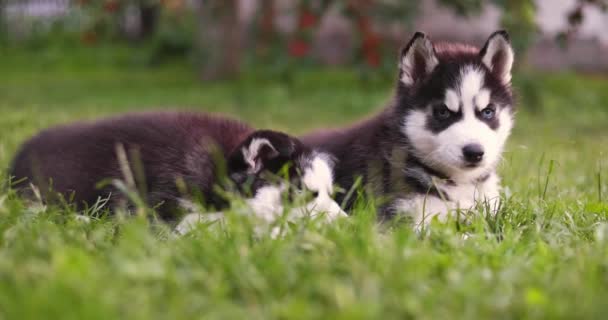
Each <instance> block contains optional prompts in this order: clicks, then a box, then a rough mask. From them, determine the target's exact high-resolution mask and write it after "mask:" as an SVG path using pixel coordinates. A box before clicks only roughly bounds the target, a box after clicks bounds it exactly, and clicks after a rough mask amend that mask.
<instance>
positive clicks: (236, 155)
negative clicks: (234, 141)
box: [228, 130, 309, 192]
mask: <svg viewBox="0 0 608 320" xmlns="http://www.w3.org/2000/svg"><path fill="white" fill-rule="evenodd" d="M307 152H309V149H308V148H307V147H305V146H304V145H303V144H302V143H301V142H300V140H298V139H297V138H294V137H291V136H289V135H287V134H284V133H282V132H277V131H272V130H258V131H255V132H253V133H252V134H251V135H249V136H248V137H247V138H245V140H243V141H242V142H241V143H240V144H239V145H238V146H237V147H236V148H235V149H234V150H233V151H232V153H231V154H230V155H229V157H228V174H229V176H230V178H231V179H232V180H233V181H234V182H235V183H236V184H237V186H241V185H243V184H245V183H246V182H247V181H249V182H250V183H251V184H252V186H251V188H252V190H251V191H253V192H255V189H258V188H259V187H261V186H263V185H264V184H265V183H266V182H267V181H266V179H264V178H265V175H264V174H265V173H271V174H275V175H276V174H278V173H279V172H280V170H281V169H282V168H284V167H285V166H288V169H289V176H290V177H295V176H297V169H298V168H297V163H298V161H299V160H300V158H301V157H302V155H303V154H305V153H307Z"/></svg>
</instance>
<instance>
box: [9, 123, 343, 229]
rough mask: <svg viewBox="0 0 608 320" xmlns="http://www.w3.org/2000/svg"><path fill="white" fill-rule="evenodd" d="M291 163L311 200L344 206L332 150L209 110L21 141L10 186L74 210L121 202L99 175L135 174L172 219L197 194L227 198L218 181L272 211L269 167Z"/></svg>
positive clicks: (213, 202)
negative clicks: (338, 198)
mask: <svg viewBox="0 0 608 320" xmlns="http://www.w3.org/2000/svg"><path fill="white" fill-rule="evenodd" d="M290 163H292V164H293V165H292V166H291V167H290V177H294V180H295V182H298V180H300V179H301V180H302V182H303V185H304V187H306V188H308V189H309V190H311V191H313V192H315V193H316V195H317V196H316V198H315V200H314V201H313V202H317V203H318V204H319V207H323V209H331V210H334V212H336V213H337V214H342V212H341V210H340V209H339V206H337V204H335V203H334V202H333V200H331V191H332V190H331V188H332V182H333V180H332V176H331V167H332V164H331V159H330V158H329V157H327V156H326V155H323V154H320V153H316V152H314V151H313V150H312V149H310V148H308V147H305V146H304V145H303V144H302V143H301V142H300V141H299V140H298V139H296V138H293V137H290V136H288V135H286V134H283V133H280V132H275V131H270V130H257V131H256V130H254V129H252V128H251V127H249V126H247V125H245V124H243V123H241V122H238V121H235V120H230V119H226V118H223V117H213V116H209V115H205V114H196V113H186V112H161V113H143V114H132V115H126V116H121V117H116V118H109V119H105V120H101V121H97V122H90V123H76V124H71V125H67V126H62V127H56V128H51V129H48V130H45V131H42V132H41V133H39V134H38V135H37V136H35V137H33V138H31V139H30V140H28V141H27V142H26V143H25V144H24V145H23V146H22V148H21V150H20V151H19V152H18V154H17V156H16V157H15V159H14V160H13V165H12V169H11V173H10V174H11V176H13V177H14V181H16V184H15V187H17V188H19V189H21V190H24V189H27V188H26V187H28V186H29V185H30V184H31V185H33V186H34V189H37V190H39V191H40V192H41V193H42V197H43V199H44V200H45V201H52V200H56V197H59V198H60V199H63V200H64V201H66V199H67V201H71V202H73V203H74V204H75V205H76V206H77V208H79V209H82V208H86V207H88V206H92V205H94V204H95V203H96V202H97V201H100V199H106V198H108V199H109V203H110V207H111V208H113V207H115V206H117V205H118V204H120V203H125V202H127V201H126V198H125V196H124V194H122V193H121V192H118V190H116V188H115V187H114V186H112V185H106V186H103V187H101V188H100V187H99V182H100V181H103V180H104V179H114V180H115V181H116V180H125V181H131V185H132V186H133V187H135V188H136V189H137V190H136V191H137V192H138V193H139V194H140V195H141V196H143V198H144V199H145V200H146V202H147V205H149V206H150V207H154V208H156V211H157V212H158V213H159V216H160V217H161V218H162V219H164V220H167V221H171V220H174V219H175V218H176V217H177V213H178V212H177V211H178V210H181V209H188V208H187V206H186V208H184V204H188V203H192V202H191V200H192V196H193V195H197V194H198V195H202V197H203V199H204V200H205V201H206V204H208V205H209V206H212V207H215V208H216V209H221V208H223V207H225V206H226V205H227V204H228V203H227V201H226V200H225V198H224V197H223V196H221V195H219V194H218V193H217V192H216V190H214V187H216V186H218V185H220V186H225V187H229V186H236V187H237V190H236V191H240V192H241V193H242V194H245V195H252V196H253V198H251V199H249V200H248V201H249V203H250V206H251V207H252V209H253V211H254V213H255V214H258V215H264V214H275V215H276V214H277V213H276V210H277V207H278V206H280V204H281V203H282V200H283V199H282V197H281V192H283V191H284V189H285V188H279V187H277V186H276V185H275V184H272V183H271V182H272V181H270V180H269V179H266V177H267V173H268V172H270V173H277V172H278V171H279V170H280V169H281V168H282V167H283V166H285V165H287V164H290ZM223 165H225V167H226V168H225V169H224V170H222V166H223ZM327 172H329V175H328V174H327ZM222 173H226V174H222ZM223 176H227V177H228V178H229V180H230V183H228V185H227V184H226V183H224V182H225V181H222V177H223ZM309 180H310V181H309ZM336 206H337V208H336ZM273 210H274V211H273Z"/></svg>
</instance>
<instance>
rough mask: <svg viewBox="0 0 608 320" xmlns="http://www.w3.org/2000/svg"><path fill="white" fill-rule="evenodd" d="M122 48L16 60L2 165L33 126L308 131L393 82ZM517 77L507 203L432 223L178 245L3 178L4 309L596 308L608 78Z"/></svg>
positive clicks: (482, 314)
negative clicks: (43, 199)
mask: <svg viewBox="0 0 608 320" xmlns="http://www.w3.org/2000/svg"><path fill="white" fill-rule="evenodd" d="M114 58H115V57H112V56H109V57H108V56H106V55H105V53H104V52H103V51H101V53H100V52H97V53H91V55H90V56H78V57H77V58H74V59H75V60H77V61H72V60H70V59H68V58H66V57H63V56H62V54H61V53H59V52H53V51H52V50H49V51H45V52H41V53H39V54H38V55H36V56H31V55H30V56H28V55H16V54H9V55H6V56H5V58H4V59H3V60H2V61H1V62H0V70H2V71H1V72H2V73H1V76H0V167H3V168H5V167H7V166H8V163H9V162H10V159H11V157H12V155H13V153H14V152H15V150H16V148H17V147H18V145H19V143H21V142H22V141H23V140H24V139H26V138H27V137H28V136H30V135H32V134H34V133H35V132H36V131H37V130H39V129H41V128H45V127H48V126H50V125H53V124H58V123H65V122H69V121H73V120H79V119H93V118H96V117H100V116H104V115H109V114H114V113H120V112H126V111H137V110H144V109H166V108H187V109H194V110H200V111H212V112H222V113H225V114H230V115H233V116H235V117H238V118H241V119H243V120H246V121H248V122H251V123H253V124H255V125H256V126H258V127H265V128H274V129H280V130H286V131H289V132H292V133H302V132H305V131H307V130H310V129H312V128H316V127H327V126H337V125H341V124H348V123H350V122H352V121H355V120H356V119H359V118H361V117H364V116H365V115H367V114H370V113H372V112H374V111H375V110H378V109H379V108H381V107H382V106H383V104H384V103H385V102H386V101H387V100H388V98H389V96H390V94H391V90H392V87H391V84H392V83H391V81H392V80H391V79H386V80H375V81H372V82H366V81H361V80H360V79H359V77H358V75H357V74H356V73H354V72H351V71H348V70H344V69H341V70H324V71H318V70H316V71H314V70H313V71H310V70H307V71H306V70H300V71H296V72H294V73H293V75H292V77H291V78H290V80H289V81H288V82H286V81H285V78H284V77H273V76H272V75H268V74H265V75H264V76H259V75H257V74H256V72H253V71H252V72H249V73H247V74H246V75H245V76H243V78H242V79H241V80H239V81H232V82H221V83H213V84H211V83H204V84H201V83H199V82H197V81H196V79H195V76H194V74H193V73H192V72H191V70H189V69H188V68H187V66H185V65H180V64H175V65H174V64H170V65H165V66H161V67H158V68H155V69H146V68H144V67H142V66H137V65H133V64H132V63H115V62H114V61H115V60H116V59H114ZM123 58H124V57H123ZM109 61H110V62H112V63H110V62H109ZM256 75H257V76H256ZM515 79H516V87H517V88H518V89H519V91H520V92H522V93H527V94H523V95H522V96H521V97H520V101H521V102H522V103H521V104H520V105H519V107H518V108H519V109H518V110H519V111H518V114H517V124H516V127H515V129H514V134H513V137H512V139H511V140H510V142H509V145H508V150H507V152H506V153H505V155H504V161H503V163H502V165H501V168H500V171H501V173H502V176H503V181H504V185H505V186H506V188H505V198H506V200H505V205H504V210H502V211H501V213H500V215H499V217H498V218H497V219H496V220H492V219H490V220H486V219H484V218H483V217H477V218H474V219H472V220H471V223H470V224H468V225H463V224H458V223H456V222H454V221H451V222H449V223H446V224H435V225H433V226H432V228H431V229H430V231H429V232H428V234H425V235H418V234H416V233H414V232H413V231H412V230H411V229H410V228H409V227H408V226H407V225H403V224H401V225H378V224H377V223H376V222H375V220H374V219H375V217H374V215H375V212H374V210H373V199H367V200H365V201H361V202H360V205H359V206H358V207H357V208H356V210H354V211H353V212H352V218H350V219H347V220H345V221H341V222H339V223H337V224H334V225H330V226H316V225H314V224H312V223H310V222H309V221H303V222H302V223H301V224H298V225H295V226H292V229H293V230H291V232H289V233H288V234H287V235H286V236H285V237H284V238H281V239H271V238H270V237H266V236H260V237H256V236H253V232H252V227H251V224H250V223H249V221H246V219H239V218H238V217H232V218H231V219H230V223H228V225H227V226H226V227H224V228H221V230H219V228H218V227H217V226H213V225H212V226H202V227H200V228H199V229H197V230H196V231H195V232H194V233H192V234H191V235H189V236H187V237H183V238H180V239H170V238H168V237H167V229H166V228H164V227H163V226H162V225H150V224H149V223H148V222H147V221H145V220H142V219H136V218H132V219H94V220H93V221H92V223H89V224H87V223H83V222H82V221H80V220H78V219H76V218H75V214H74V212H66V211H65V210H62V209H60V208H48V209H47V210H43V211H39V210H35V209H33V208H28V207H26V206H25V205H24V204H23V203H21V202H20V201H19V199H17V198H16V197H15V196H14V194H13V193H12V192H11V191H10V190H9V189H8V188H7V187H6V183H3V187H2V188H1V189H0V319H116V318H127V319H157V318H163V319H192V318H228V319H243V318H247V319H268V318H289V319H299V318H301V319H310V318H324V319H335V318H343V319H345V318H348V319H351V318H371V319H380V318H397V319H403V318H414V317H416V318H423V319H424V318H439V319H444V318H469V319H478V318H481V319H484V318H485V319H496V318H515V319H519V318H552V319H553V318H575V317H576V318H579V317H580V318H604V317H605V315H606V314H608V304H606V301H608V202H607V201H608V186H607V182H608V159H607V158H606V154H607V153H608V80H607V79H606V78H601V77H594V76H582V75H574V74H532V75H530V74H526V75H525V81H523V80H521V79H524V75H521V76H519V75H515ZM531 83H534V84H535V87H532V90H531V89H530V87H529V85H530V84H531ZM531 92H533V93H535V95H536V99H532V98H531V97H530V96H529V95H530V93H531ZM532 104H534V105H532ZM6 180H7V178H6V177H4V178H3V181H6ZM465 232H466V233H467V234H469V235H470V236H469V237H468V238H466V239H464V238H463V237H462V235H463V233H465Z"/></svg>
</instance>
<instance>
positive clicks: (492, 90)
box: [302, 31, 514, 227]
mask: <svg viewBox="0 0 608 320" xmlns="http://www.w3.org/2000/svg"><path fill="white" fill-rule="evenodd" d="M513 60H514V55H513V50H512V48H511V44H510V41H509V36H508V35H507V33H506V32H505V31H497V32H495V33H493V34H492V35H491V36H490V37H489V38H488V40H487V41H486V43H485V45H484V46H483V47H482V48H481V49H479V48H476V47H474V46H470V45H465V44H460V43H433V42H432V41H431V40H430V39H429V37H427V36H426V35H425V34H423V33H420V32H418V33H416V34H415V35H414V36H413V38H412V39H411V40H410V41H409V43H408V44H407V45H406V46H405V47H404V48H403V50H402V51H401V56H400V57H399V63H398V65H399V68H398V78H397V81H396V84H395V95H394V97H393V99H392V101H391V103H390V105H389V106H388V107H387V108H385V109H384V110H383V111H382V112H380V113H379V114H378V115H376V116H374V117H370V118H368V119H365V120H363V121H361V122H360V123H357V124H355V125H353V126H351V127H347V128H341V129H331V130H325V131H320V132H314V133H312V134H309V135H307V136H305V137H303V138H302V141H303V142H304V143H305V144H307V145H309V146H311V147H313V148H315V149H317V150H321V151H323V152H326V153H329V154H330V155H331V156H332V157H334V158H335V159H336V166H335V170H334V173H335V175H334V177H335V181H336V184H337V185H339V186H340V187H342V188H344V189H347V190H349V189H351V187H352V186H353V185H354V184H355V182H356V181H357V178H362V182H363V183H364V184H366V185H367V186H369V187H371V189H373V191H374V193H375V194H377V195H381V196H384V197H387V196H388V198H389V199H387V200H388V201H386V204H385V205H384V206H383V207H382V208H381V211H380V215H381V216H382V217H384V218H389V217H392V216H394V215H397V214H406V215H410V216H412V217H413V218H414V221H415V223H416V225H417V226H419V227H421V226H424V225H425V224H426V223H427V222H429V221H430V220H431V219H430V218H431V217H434V216H437V217H439V218H441V219H445V218H446V217H447V216H448V215H449V214H451V213H454V212H458V210H465V211H468V210H470V209H475V208H476V207H477V206H479V205H482V206H484V205H487V207H489V209H490V212H496V210H498V207H499V189H500V178H499V177H498V174H497V173H496V167H497V165H498V163H499V161H500V159H501V154H502V151H503V147H504V145H505V142H506V140H507V138H508V136H509V134H510V132H511V128H512V126H513V115H514V99H513V92H512V90H511V67H512V65H513ZM351 200H352V199H351ZM339 201H342V200H339ZM351 205H352V201H351V202H350V203H349V204H347V208H348V207H350V206H351Z"/></svg>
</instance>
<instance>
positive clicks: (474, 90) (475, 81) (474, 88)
mask: <svg viewBox="0 0 608 320" xmlns="http://www.w3.org/2000/svg"><path fill="white" fill-rule="evenodd" d="M460 77H461V78H460V85H459V87H460V92H459V93H460V101H461V102H462V104H463V105H464V106H465V109H467V110H474V109H473V108H467V107H470V106H472V105H473V102H474V99H475V96H477V95H478V94H479V92H480V91H481V88H482V87H483V77H484V73H483V71H481V70H479V69H477V68H473V67H466V68H464V69H463V70H462V71H461V73H460Z"/></svg>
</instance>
